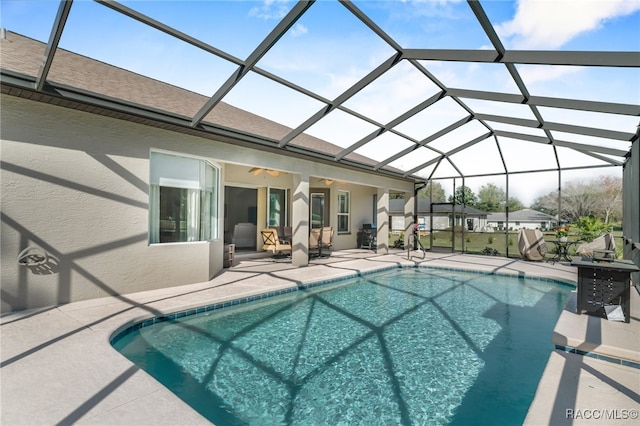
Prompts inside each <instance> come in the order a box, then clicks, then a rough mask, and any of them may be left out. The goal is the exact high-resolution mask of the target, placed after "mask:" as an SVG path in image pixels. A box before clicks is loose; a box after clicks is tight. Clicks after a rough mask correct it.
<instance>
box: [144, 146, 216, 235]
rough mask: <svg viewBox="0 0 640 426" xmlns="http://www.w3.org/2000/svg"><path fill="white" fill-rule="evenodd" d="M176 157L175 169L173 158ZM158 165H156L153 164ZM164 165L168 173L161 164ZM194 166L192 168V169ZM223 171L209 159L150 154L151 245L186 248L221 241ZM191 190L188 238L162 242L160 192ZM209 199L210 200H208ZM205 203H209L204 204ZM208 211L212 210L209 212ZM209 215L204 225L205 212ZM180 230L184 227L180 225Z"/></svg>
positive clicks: (154, 152)
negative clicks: (162, 189)
mask: <svg viewBox="0 0 640 426" xmlns="http://www.w3.org/2000/svg"><path fill="white" fill-rule="evenodd" d="M170 157H176V158H175V160H176V166H178V163H180V162H182V163H183V164H180V165H179V166H178V167H172V166H171V158H170ZM154 163H155V164H154ZM162 163H164V167H166V168H165V169H162V167H163V166H161V165H160V164H162ZM189 166H191V167H189ZM220 178H221V168H220V166H218V165H217V164H215V163H213V162H211V161H209V160H208V159H206V158H202V157H197V156H192V155H188V154H182V153H176V152H170V151H162V150H155V149H154V150H151V152H150V154H149V235H148V241H149V244H150V245H156V244H162V245H165V244H184V243H199V242H206V241H213V240H217V239H219V227H220V220H221V219H220V187H221V181H220ZM163 187H164V188H176V189H181V190H184V189H186V190H188V191H190V192H189V195H188V197H189V205H188V206H187V209H188V210H187V217H188V219H187V222H188V224H187V227H188V228H189V230H188V231H187V238H186V239H185V240H179V241H170V242H169V241H161V235H160V234H161V230H160V223H161V219H162V218H160V214H161V212H160V210H161V207H160V188H163ZM207 195H208V196H209V198H208V199H207ZM203 200H208V201H209V202H208V203H206V204H203ZM207 207H209V208H208V209H207ZM205 209H207V210H210V211H207V213H208V215H209V220H208V221H207V222H205V221H203V212H205V211H206V210H205ZM178 226H180V227H181V224H178Z"/></svg>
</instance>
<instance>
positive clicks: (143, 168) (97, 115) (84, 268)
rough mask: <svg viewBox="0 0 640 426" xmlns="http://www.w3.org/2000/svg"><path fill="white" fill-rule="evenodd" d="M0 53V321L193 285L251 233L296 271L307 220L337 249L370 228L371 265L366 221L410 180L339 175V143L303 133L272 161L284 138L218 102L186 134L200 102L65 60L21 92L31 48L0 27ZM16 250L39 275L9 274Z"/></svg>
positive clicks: (282, 131)
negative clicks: (34, 261) (41, 83)
mask: <svg viewBox="0 0 640 426" xmlns="http://www.w3.org/2000/svg"><path fill="white" fill-rule="evenodd" d="M0 43H1V48H0V54H1V58H0V59H1V61H0V62H1V64H2V68H3V73H10V74H11V75H10V77H7V79H6V80H3V84H2V86H1V88H2V95H1V103H2V110H1V127H2V135H1V137H2V170H1V179H0V185H1V187H0V191H1V193H2V228H1V235H2V247H1V249H2V262H1V268H0V269H1V270H2V306H1V310H2V312H7V311H15V310H21V309H27V308H38V307H44V306H53V305H59V304H63V303H68V302H74V301H79V300H86V299H93V298H99V297H104V296H110V295H121V294H128V293H134V292H138V291H144V290H152V289H159V288H166V287H172V286H178V285H183V284H190V283H196V282H206V281H208V280H209V279H211V278H212V277H213V276H215V275H216V274H218V273H219V272H220V271H221V270H222V268H223V265H224V256H225V252H224V250H225V243H231V242H234V241H236V242H238V244H239V245H241V246H245V247H256V249H257V250H261V249H262V239H261V234H260V230H261V229H262V228H265V227H267V226H274V227H276V228H278V229H281V233H282V234H286V232H287V230H290V231H289V232H292V235H291V236H290V237H291V239H292V246H293V247H294V249H293V251H292V256H291V259H292V263H293V264H294V265H296V266H304V265H306V264H308V261H309V258H308V241H309V226H310V225H309V224H310V223H311V224H312V226H313V225H316V226H321V225H324V226H331V227H333V228H334V230H335V234H334V240H333V247H334V248H335V249H339V250H340V249H348V248H356V247H357V234H358V229H359V228H361V227H362V225H363V224H370V223H376V225H377V228H378V230H379V231H382V232H380V236H379V237H378V245H377V247H378V248H377V250H378V252H379V253H382V254H384V253H386V250H388V232H384V231H388V215H387V214H386V213H384V214H383V213H378V212H387V211H388V201H389V195H388V194H389V192H390V191H393V192H400V193H404V194H406V196H407V197H408V198H411V197H412V196H413V188H414V180H413V179H410V178H405V177H402V176H400V175H398V174H394V173H393V171H392V170H391V169H389V170H391V171H389V170H388V171H387V172H385V170H380V171H379V172H371V171H369V170H365V169H363V168H360V169H357V168H354V167H348V166H344V165H340V164H338V163H336V162H335V161H333V160H332V159H333V155H335V154H337V153H339V152H340V151H341V150H342V148H341V147H338V146H335V145H331V144H329V143H328V142H326V141H323V140H320V139H318V138H314V137H311V136H309V135H306V134H304V133H303V134H300V135H298V136H297V137H296V139H295V141H294V142H295V143H293V144H292V145H291V146H290V149H289V150H288V151H287V152H283V151H282V150H277V149H276V148H277V141H278V140H280V139H281V138H283V137H284V136H285V135H287V134H289V133H290V132H291V131H292V129H290V128H287V127H285V126H283V125H280V124H278V123H275V122H273V121H270V120H267V119H264V118H262V117H259V116H256V115H254V114H251V113H249V112H247V111H243V110H240V109H238V108H235V107H233V106H231V105H228V104H226V103H224V102H220V103H218V104H217V105H216V106H215V107H214V108H213V109H212V110H211V111H210V112H209V113H208V114H206V116H205V118H204V120H203V122H202V125H201V126H195V127H194V126H190V125H189V123H190V119H185V117H187V118H188V117H192V116H193V115H194V114H195V113H196V112H197V111H198V110H199V109H200V108H201V107H202V106H203V105H204V104H206V103H207V101H208V100H209V98H208V97H206V96H202V95H199V94H197V93H193V92H189V91H187V90H184V89H181V88H178V87H175V86H172V85H169V84H167V83H164V82H161V81H157V80H153V79H151V78H148V77H144V76H141V75H138V74H135V73H132V72H130V71H126V70H123V69H120V68H117V67H114V66H111V65H108V64H105V63H102V62H99V61H95V60H93V59H90V58H88V57H84V56H81V55H78V54H74V53H70V52H68V51H65V50H61V49H59V50H58V51H57V52H56V55H55V60H54V63H53V66H52V67H51V70H50V73H49V76H48V79H47V81H48V83H47V86H46V87H45V89H46V90H44V91H36V90H34V88H35V87H36V84H35V82H36V79H37V76H38V72H39V69H40V66H41V65H42V60H43V52H44V51H45V47H46V46H45V45H44V44H43V43H41V42H38V41H35V40H32V39H29V38H26V37H22V36H19V35H17V34H14V33H11V32H9V31H7V33H6V38H1V39H0ZM3 75H4V74H3ZM12 79H13V80H12ZM12 81H15V84H12ZM25 82H27V83H25ZM62 92H64V93H65V94H66V95H68V96H72V97H71V99H69V97H67V98H65V97H63V96H60V95H59V93H62ZM114 100H118V101H114ZM167 110H168V111H169V112H164V111H167ZM257 134H259V135H261V137H260V138H259V137H257V136H255V137H254V136H252V135H257ZM274 147H275V148H274ZM318 152H328V153H329V154H327V158H329V157H331V161H329V160H323V158H321V157H320V155H319V154H317V153H318ZM347 157H348V159H349V160H350V161H353V162H358V163H361V164H370V165H374V164H376V161H374V160H371V159H369V158H366V157H363V156H361V155H358V154H356V153H351V154H349V155H348V156H347ZM407 208H408V209H409V210H410V209H411V208H412V204H411V205H409V206H408V207H407ZM238 225H239V226H238ZM252 225H255V227H254V226H252ZM292 225H293V226H292ZM254 230H255V231H254ZM250 233H253V238H254V241H253V243H252V241H250V240H251V235H250ZM31 247H35V248H39V249H40V250H42V251H44V252H46V255H47V256H46V258H44V257H43V259H46V264H43V265H39V266H38V267H37V268H31V267H30V266H29V267H28V266H26V265H21V264H19V263H18V261H17V259H18V256H19V253H21V252H22V251H23V250H25V249H27V248H31Z"/></svg>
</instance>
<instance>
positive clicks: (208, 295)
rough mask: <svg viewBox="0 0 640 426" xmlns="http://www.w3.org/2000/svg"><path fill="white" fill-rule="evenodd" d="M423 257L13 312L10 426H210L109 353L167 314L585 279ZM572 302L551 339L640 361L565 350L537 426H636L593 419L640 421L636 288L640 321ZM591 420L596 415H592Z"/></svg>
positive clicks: (253, 265) (4, 395) (235, 276)
mask: <svg viewBox="0 0 640 426" xmlns="http://www.w3.org/2000/svg"><path fill="white" fill-rule="evenodd" d="M421 258H422V254H417V257H413V258H412V259H411V260H407V253H406V252H401V251H398V252H395V253H391V254H389V255H384V256H383V255H376V254H375V253H373V252H371V251H368V250H346V251H334V252H332V254H331V256H330V257H327V258H319V259H314V260H313V261H312V264H311V265H309V266H308V267H304V268H294V267H292V266H291V264H290V263H286V262H274V261H272V260H271V259H241V260H240V261H239V263H238V264H237V265H236V266H234V267H233V268H230V269H227V270H225V271H224V272H223V273H221V274H220V275H218V276H217V277H215V278H214V279H212V280H211V281H207V282H203V283H198V284H192V285H186V286H181V287H173V288H167V289H162V290H154V291H146V292H141V293H135V294H129V295H122V296H118V297H108V298H102V299H95V300H89V301H84V302H76V303H71V304H67V305H63V306H57V307H50V308H43V309H37V310H30V311H22V312H17V313H10V314H6V315H3V316H2V317H1V318H0V327H1V328H0V330H1V338H2V346H1V349H2V351H1V360H2V363H1V366H2V368H1V370H0V379H1V400H0V415H1V418H0V419H1V422H2V424H7V425H32V424H72V423H73V424H100V425H107V424H109V425H111V424H114V425H115V424H118V425H123V424H154V425H163V424H167V425H168V424H171V425H175V424H180V425H187V424H210V423H209V422H208V421H207V420H205V419H204V418H203V417H201V416H200V415H199V414H198V413H196V412H195V411H193V410H192V409H191V408H190V407H189V406H188V405H186V404H185V403H184V402H182V401H181V400H180V399H179V398H178V397H176V396H175V395H174V394H173V393H171V392H170V391H168V390H167V389H166V388H164V387H163V386H162V385H160V384H159V383H158V382H157V381H156V380H155V379H153V378H152V377H150V376H149V375H147V374H146V373H145V372H144V371H141V370H140V369H139V368H137V367H136V366H134V365H133V364H132V363H131V362H129V361H128V360H127V359H125V358H124V357H123V356H121V355H120V354H119V353H118V352H116V351H115V350H114V349H112V347H111V345H110V344H109V339H110V337H111V336H112V335H113V333H114V332H116V331H117V330H120V329H122V328H124V327H126V326H127V325H131V324H132V323H133V322H136V321H139V320H141V319H144V318H149V317H152V316H158V315H160V314H166V313H170V312H175V311H180V310H184V309H188V308H193V307H197V306H204V305H210V304H212V303H215V302H219V301H227V300H234V299H238V298H243V297H249V296H252V295H257V294H262V293H265V292H271V291H277V290H283V289H287V288H293V287H297V286H298V285H300V284H308V283H312V282H315V281H321V280H327V279H332V278H340V277H348V276H353V275H354V274H357V273H362V272H370V271H375V270H379V269H384V268H388V267H390V266H394V265H406V266H410V265H414V264H415V263H422V264H424V265H429V266H433V267H440V268H456V269H469V270H475V271H486V272H499V273H508V274H514V275H519V276H537V277H547V278H553V279H558V280H562V281H569V282H575V279H576V271H575V268H573V267H571V266H570V265H568V264H567V263H555V264H550V263H534V262H526V261H522V260H517V259H507V258H503V257H491V256H474V255H462V254H452V253H426V256H425V258H424V259H421ZM572 300H574V299H571V300H570V301H569V303H568V304H567V308H566V309H565V311H564V312H563V313H562V315H561V317H560V319H559V321H558V324H557V325H556V330H555V331H554V335H553V336H549V338H550V339H552V338H553V341H554V343H556V344H558V342H564V343H563V344H564V345H566V346H572V347H582V348H588V351H589V352H590V355H592V356H596V354H598V353H601V354H606V355H608V356H610V357H612V358H615V359H613V361H615V360H617V359H623V360H626V361H631V362H627V365H623V364H622V363H617V364H616V363H614V362H611V361H612V360H609V361H605V360H601V359H596V358H593V357H588V356H582V355H577V354H574V353H567V352H565V351H561V350H555V351H553V352H552V353H550V357H549V361H548V364H547V368H546V370H545V372H544V375H543V377H542V380H541V381H540V384H539V387H538V393H537V394H536V397H535V399H534V401H533V404H532V406H531V409H530V411H529V415H528V416H527V419H526V423H527V424H532V425H533V424H563V423H566V424H580V423H584V424H631V419H628V418H627V419H621V418H617V417H616V418H613V419H611V418H605V417H602V416H601V418H600V419H598V421H595V422H594V417H593V414H594V412H589V413H587V412H586V411H584V410H595V409H599V410H612V411H611V413H612V414H616V415H617V416H618V417H622V416H624V415H625V413H626V414H627V415H631V416H632V415H633V412H632V411H630V410H636V411H635V413H636V415H637V410H638V408H640V396H639V394H640V369H638V368H636V367H637V363H640V314H639V312H640V296H639V295H638V294H637V292H636V291H635V290H632V301H631V312H632V320H631V323H630V324H624V323H618V322H612V321H606V320H601V319H598V318H595V317H591V316H586V315H576V314H575V313H574V312H572V311H571V309H572V305H571V303H575V302H572ZM566 342H569V343H570V345H569V344H568V343H566ZM580 345H583V346H580ZM634 363H635V364H634ZM567 410H573V411H571V412H567ZM579 410H582V411H579ZM613 410H616V411H615V412H614V411H613ZM585 414H586V415H591V418H589V419H586V418H584V415H585ZM576 415H578V416H583V419H582V420H580V419H579V418H576ZM607 416H609V417H611V415H609V414H607ZM572 417H573V418H572Z"/></svg>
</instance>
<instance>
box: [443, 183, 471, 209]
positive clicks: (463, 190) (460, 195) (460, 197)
mask: <svg viewBox="0 0 640 426" xmlns="http://www.w3.org/2000/svg"><path fill="white" fill-rule="evenodd" d="M463 201H464V202H463ZM449 202H450V203H456V204H465V205H467V206H469V207H474V206H475V205H476V204H477V203H478V197H476V194H474V193H473V191H472V190H471V189H470V188H468V187H466V186H464V185H462V186H459V187H457V188H456V193H455V195H450V196H449Z"/></svg>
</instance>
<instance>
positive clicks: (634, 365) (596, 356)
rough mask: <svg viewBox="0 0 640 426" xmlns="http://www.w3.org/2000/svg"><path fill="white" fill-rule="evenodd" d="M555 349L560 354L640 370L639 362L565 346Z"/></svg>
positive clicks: (558, 346) (557, 346)
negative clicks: (564, 353)
mask: <svg viewBox="0 0 640 426" xmlns="http://www.w3.org/2000/svg"><path fill="white" fill-rule="evenodd" d="M555 348H556V349H557V350H559V351H560V352H567V353H570V354H576V355H581V356H585V357H588V358H593V359H598V360H600V361H606V362H610V363H612V364H617V365H623V366H625V367H631V368H635V369H638V370H640V362H634V361H630V360H628V359H622V358H618V357H614V356H610V355H603V354H600V353H597V352H590V351H583V350H580V349H577V348H574V347H572V346H565V345H558V344H556V345H555Z"/></svg>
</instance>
